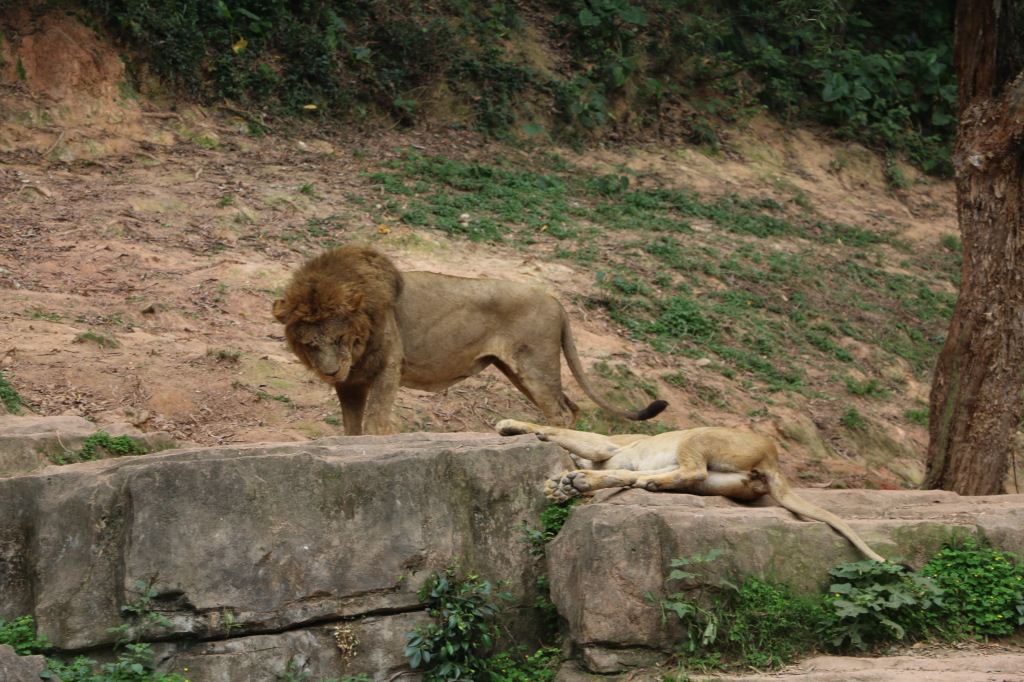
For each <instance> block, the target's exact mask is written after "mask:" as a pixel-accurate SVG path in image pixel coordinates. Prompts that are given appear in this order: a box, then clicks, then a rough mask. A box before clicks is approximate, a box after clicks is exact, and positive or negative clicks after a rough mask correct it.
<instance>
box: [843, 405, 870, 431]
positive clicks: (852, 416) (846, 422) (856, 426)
mask: <svg viewBox="0 0 1024 682" xmlns="http://www.w3.org/2000/svg"><path fill="white" fill-rule="evenodd" d="M839 422H840V423H841V424H842V425H843V426H845V427H846V428H848V429H850V430H851V431H863V430H864V429H865V428H866V427H867V425H868V423H867V420H865V419H864V417H862V416H861V414H860V412H858V411H857V408H856V407H851V408H850V409H848V410H847V411H846V412H844V413H843V416H841V417H840V418H839Z"/></svg>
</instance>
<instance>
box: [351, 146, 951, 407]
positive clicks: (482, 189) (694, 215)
mask: <svg viewBox="0 0 1024 682" xmlns="http://www.w3.org/2000/svg"><path fill="white" fill-rule="evenodd" d="M366 178H367V182H369V183H370V184H371V185H373V186H375V187H376V188H377V189H379V190H381V191H383V192H384V194H385V197H386V198H385V201H383V202H382V204H383V205H384V206H385V207H386V210H388V211H391V212H393V213H394V214H397V215H398V216H399V219H400V220H401V221H403V222H405V223H406V224H407V225H410V226H413V227H418V228H423V229H436V230H440V231H443V232H445V233H448V234H451V235H453V236H460V237H463V238H466V239H470V240H475V241H489V242H497V241H503V242H510V243H514V244H518V245H520V246H523V247H526V246H532V245H547V246H548V247H549V248H550V249H551V253H553V254H554V256H555V257H558V258H564V259H567V260H571V261H575V262H577V263H580V264H582V265H585V266H587V267H594V265H595V264H600V269H599V270H597V273H596V277H597V282H598V284H599V288H600V290H601V292H600V293H599V294H597V295H594V296H591V297H590V298H589V299H588V300H586V301H585V303H587V304H588V305H590V306H593V307H599V308H602V309H604V310H605V311H606V312H607V314H608V315H609V317H611V319H612V320H614V321H615V322H616V323H618V324H619V325H621V326H622V328H623V329H624V330H625V331H626V332H627V333H628V334H629V335H631V336H632V337H634V338H637V339H642V340H644V341H646V342H648V343H650V345H651V346H652V347H653V348H655V349H656V350H658V351H660V352H664V353H678V354H683V355H687V356H691V357H710V358H712V359H713V360H715V367H716V368H718V369H719V371H721V372H722V373H723V374H725V375H726V376H729V377H734V376H737V375H739V376H741V377H743V378H744V379H745V380H750V381H752V382H753V385H754V386H756V387H758V388H761V389H765V390H768V391H795V392H800V393H804V394H814V393H815V392H818V393H820V392H822V391H827V390H831V387H829V386H828V385H827V384H826V383H825V382H820V383H818V384H816V385H812V383H811V382H810V381H809V379H808V377H807V376H806V373H805V372H804V370H803V369H802V368H803V367H806V366H822V367H824V368H831V369H833V371H834V373H835V374H839V375H843V374H844V373H845V371H844V370H842V369H840V367H841V366H842V364H849V363H852V362H853V360H854V358H853V355H852V354H851V352H850V350H849V349H848V348H849V345H850V344H849V342H848V341H846V340H845V337H850V338H852V339H854V340H856V341H858V342H861V343H864V344H868V345H870V346H874V347H876V348H878V349H880V350H881V351H882V352H883V353H885V354H889V355H893V356H896V357H899V358H902V359H904V360H906V361H907V362H909V363H910V365H911V366H912V368H913V369H914V370H915V372H917V373H918V374H919V375H920V376H922V377H923V376H924V375H925V374H926V373H927V372H928V371H930V370H931V368H932V367H933V366H934V362H935V358H936V357H937V353H938V351H939V349H940V348H941V344H942V342H943V337H944V334H945V329H946V325H947V322H948V319H949V317H950V315H951V313H952V309H953V304H954V302H955V296H954V295H953V294H952V293H950V292H949V291H948V290H947V288H946V287H947V286H948V285H945V284H943V283H942V281H941V280H942V279H944V278H948V277H949V276H950V275H949V273H948V272H940V271H937V270H934V267H933V266H934V265H935V263H936V261H935V258H936V256H935V255H934V254H918V253H913V252H910V251H909V249H908V248H907V247H906V245H904V244H902V243H900V242H898V241H897V240H895V239H894V238H893V237H892V236H891V235H890V234H888V233H884V232H878V231H873V230H868V229H865V228H862V227H860V226H857V225H850V224H844V223H837V222H834V221H827V220H822V219H820V218H819V217H817V216H816V215H815V214H814V213H813V211H810V210H800V211H799V212H798V213H794V212H793V210H792V205H790V206H789V207H787V206H784V205H781V204H779V203H778V202H776V201H775V200H773V199H770V198H756V197H755V198H750V197H740V196H737V195H726V196H721V197H717V198H710V197H705V196H702V195H700V194H698V193H697V192H693V191H689V190H685V189H664V188H662V189H649V188H642V187H637V186H634V183H633V176H632V175H631V174H625V173H610V174H608V173H606V174H603V175H602V174H596V173H593V172H590V171H587V170H585V169H581V168H578V167H575V166H573V165H571V164H569V163H567V162H566V161H565V160H564V159H562V158H560V157H551V156H547V157H539V158H537V159H535V160H534V161H533V162H532V165H531V166H529V167H527V166H525V165H524V164H523V163H521V162H517V163H512V162H509V161H508V160H505V159H502V158H490V159H488V160H487V162H482V161H471V160H458V159H451V158H445V157H438V156H429V155H425V154H422V153H420V152H418V151H415V150H407V151H404V152H403V153H402V154H401V155H400V156H399V157H398V158H396V159H394V160H392V161H390V162H388V163H387V164H385V166H384V167H383V168H382V169H380V170H379V171H378V172H376V173H373V174H370V175H368V176H366ZM696 221H703V222H705V223H710V224H711V225H713V226H714V227H715V228H716V229H714V230H711V231H709V230H707V229H702V230H700V231H695V230H694V229H693V225H694V224H695V223H696ZM616 234H624V235H625V236H626V239H625V240H623V239H622V238H613V237H612V235H616ZM780 239H782V240H784V241H783V242H780V241H779V240H780ZM780 243H784V244H786V248H782V249H780V248H779V247H778V245H779V244H780ZM883 247H884V248H883ZM893 249H895V250H897V251H904V252H907V253H906V256H905V258H904V260H903V261H902V262H901V272H892V271H890V270H888V269H886V268H885V267H883V266H882V263H883V262H884V260H885V258H888V257H891V253H892V250H893ZM940 255H941V254H940ZM941 257H942V258H949V256H941ZM837 366H838V367H837ZM864 381H865V382H866V383H865V385H864V386H862V387H858V386H854V385H852V384H851V385H850V386H849V387H848V390H849V391H850V392H852V393H855V394H857V392H858V391H865V393H864V395H870V396H872V397H877V398H884V397H885V395H884V394H883V393H882V391H883V390H884V389H882V387H881V383H880V382H881V378H880V377H878V376H868V377H866V378H865V379H864Z"/></svg>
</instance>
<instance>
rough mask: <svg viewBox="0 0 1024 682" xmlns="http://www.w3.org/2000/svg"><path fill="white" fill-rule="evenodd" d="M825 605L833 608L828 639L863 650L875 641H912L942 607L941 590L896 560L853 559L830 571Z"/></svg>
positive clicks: (925, 630)
mask: <svg viewBox="0 0 1024 682" xmlns="http://www.w3.org/2000/svg"><path fill="white" fill-rule="evenodd" d="M828 573H829V575H830V576H832V579H833V580H834V582H833V583H832V584H831V585H830V586H829V588H828V590H829V595H828V597H827V598H826V601H827V603H828V604H829V605H830V606H831V607H832V608H833V609H834V615H833V622H832V623H831V625H830V632H831V640H830V643H831V644H832V646H835V647H842V646H843V645H845V644H849V645H852V646H854V647H856V648H858V649H867V648H869V647H870V646H872V645H875V644H878V643H880V642H888V641H893V640H905V639H916V638H918V637H921V636H923V635H925V634H926V633H927V631H928V627H929V626H930V624H931V623H932V619H931V618H930V617H929V612H935V610H936V609H938V608H940V607H941V605H942V596H943V592H942V590H941V589H940V588H939V587H938V586H937V585H936V584H935V582H934V581H933V580H932V579H931V578H929V577H926V576H922V575H918V574H915V573H913V572H911V571H910V570H908V569H907V568H905V567H904V566H901V565H900V564H894V563H879V562H877V561H871V560H866V561H858V562H856V563H852V564H843V565H842V566H837V567H835V568H833V569H831V570H830V571H829V572H828Z"/></svg>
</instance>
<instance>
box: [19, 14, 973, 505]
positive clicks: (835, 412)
mask: <svg viewBox="0 0 1024 682" xmlns="http://www.w3.org/2000/svg"><path fill="white" fill-rule="evenodd" d="M16 19H17V20H16V21H15V23H14V25H13V27H12V28H9V29H8V30H10V31H12V32H13V36H9V37H8V38H9V39H8V40H5V41H3V48H2V49H3V50H4V55H3V57H4V59H3V63H4V64H5V66H4V68H3V70H2V71H0V73H2V76H3V82H4V83H5V84H4V85H3V89H2V90H0V114H2V116H0V154H2V156H3V161H4V163H3V165H2V166H0V206H2V212H0V236H2V247H0V321H2V325H0V369H2V370H3V372H4V373H5V376H6V377H7V380H8V381H9V382H10V383H11V385H12V386H13V387H14V388H15V389H16V390H17V391H18V393H19V394H20V395H21V396H22V398H23V400H24V402H25V405H26V408H27V409H28V410H31V411H32V412H36V413H40V414H74V415H80V416H85V417H87V418H90V419H94V420H96V421H97V422H98V423H100V424H102V423H104V422H108V421H125V420H127V421H130V422H132V423H134V424H136V425H137V426H139V427H141V428H143V429H144V430H162V431H168V432H170V433H171V434H173V435H174V436H175V437H177V438H179V439H181V440H185V441H193V442H197V443H203V444H216V443H229V442H256V441H269V440H295V439H305V438H315V437H318V436H322V435H329V434H336V433H339V432H340V426H338V423H339V421H340V420H339V417H340V414H339V410H338V408H337V404H336V402H335V399H334V398H333V395H332V393H331V392H330V391H329V390H328V389H327V388H326V387H324V386H323V385H320V384H318V383H317V382H315V381H314V380H313V379H312V378H311V377H310V376H308V375H307V373H306V372H304V371H303V370H302V368H301V367H300V366H299V365H298V363H297V362H296V361H295V360H294V358H293V357H291V355H290V354H289V352H288V351H287V349H286V348H285V346H284V344H283V342H282V330H281V328H280V325H278V324H277V323H276V322H275V321H274V320H273V318H272V317H271V315H270V312H269V311H270V304H271V301H272V300H273V298H274V297H275V294H276V293H279V292H280V289H281V287H282V286H283V284H284V282H285V281H286V279H287V277H288V274H289V272H290V271H291V270H292V269H293V268H295V267H296V266H297V265H298V264H299V263H301V262H302V261H303V260H304V259H305V258H306V257H308V256H310V255H312V254H314V253H316V252H318V251H319V250H321V249H322V248H325V247H326V246H330V245H332V244H339V243H349V242H368V243H372V244H375V245H376V246H378V247H379V248H381V249H383V250H384V251H386V252H387V253H389V254H390V255H391V256H393V257H394V258H395V259H396V261H397V262H398V263H399V264H400V266H402V267H404V268H409V269H413V268H414V269H429V270H435V271H439V272H447V273H451V274H458V275H464V276H489V277H502V278H508V279H516V280H521V281H530V282H537V283H541V284H543V285H545V286H547V287H548V288H549V289H551V290H552V291H553V292H554V293H555V294H556V295H558V296H559V298H560V299H561V300H563V301H564V302H565V304H566V306H567V308H568V309H569V311H570V314H571V316H572V318H573V321H574V325H575V328H576V339H577V344H578V346H579V347H580V351H581V354H582V356H583V358H584V363H585V365H587V366H591V367H592V369H591V373H592V374H594V375H600V376H598V377H597V378H596V381H595V382H596V383H597V384H598V385H599V386H600V387H601V390H602V391H607V392H610V393H615V392H619V393H621V394H622V397H623V398H624V399H625V400H627V401H630V402H634V403H639V402H644V401H646V400H649V396H647V395H645V393H644V391H643V390H639V389H638V388H637V387H638V386H640V387H641V388H642V387H643V386H646V387H647V388H648V389H650V390H651V391H653V392H654V393H657V394H659V395H661V396H662V397H665V398H666V399H668V400H669V401H670V403H671V407H670V409H669V410H668V411H667V412H666V413H665V415H664V418H663V419H662V420H661V422H660V424H661V428H675V427H687V426H692V425H695V424H700V423H723V424H745V425H749V426H751V427H753V428H755V429H758V430H761V431H764V432H767V433H771V434H773V435H776V436H778V437H779V438H780V439H781V440H782V441H783V443H784V444H785V446H786V448H787V450H788V454H787V456H786V466H787V467H788V468H789V470H790V472H791V473H793V474H796V472H799V473H800V476H801V478H802V479H803V481H804V483H805V484H814V483H819V484H821V485H828V484H832V485H851V486H858V485H871V486H881V487H896V486H910V485H913V484H914V483H915V482H917V481H918V480H920V476H921V473H922V471H923V459H922V457H923V446H924V442H925V432H924V429H923V428H922V427H921V426H920V425H918V424H913V423H908V422H907V421H906V420H905V419H903V418H902V414H903V412H904V411H905V410H906V409H907V408H908V407H912V406H914V405H917V406H920V405H921V404H922V401H925V400H926V399H927V391H928V385H927V380H928V378H927V376H921V375H920V374H919V373H917V374H915V373H914V372H912V371H910V370H909V369H907V368H905V367H902V366H900V365H898V364H897V365H895V366H894V367H891V368H888V369H886V371H890V372H891V373H893V374H894V375H898V376H896V378H895V379H894V382H895V383H894V385H897V386H898V387H899V388H898V390H897V391H896V392H895V395H890V399H888V400H874V401H872V400H869V399H868V398H862V397H851V396H848V395H838V396H837V395H828V394H826V393H823V392H822V391H821V390H816V391H812V390H809V391H806V392H804V393H791V394H789V393H783V394H775V393H773V394H770V399H769V398H767V397H765V396H768V395H769V394H762V393H759V392H757V391H752V390H751V389H749V385H750V382H749V381H748V380H745V379H744V377H742V376H733V377H730V376H728V373H722V372H716V371H713V367H711V366H709V363H710V361H709V360H707V359H706V358H700V357H690V356H687V355H678V354H667V353H663V352H658V351H656V350H655V349H654V347H652V345H651V344H649V343H647V342H645V341H644V340H643V339H642V338H639V337H636V338H631V337H630V336H629V335H627V334H626V331H625V330H624V328H623V327H622V325H621V324H620V323H618V322H616V321H613V320H612V319H611V316H610V315H609V314H608V313H607V311H605V310H603V309H601V308H600V307H594V306H592V305H588V302H589V301H592V300H593V299H595V298H599V297H600V296H601V292H600V289H601V286H600V284H599V282H598V281H597V280H598V279H599V276H600V275H599V274H598V276H597V277H595V272H596V271H597V270H599V269H600V267H601V262H602V258H604V257H610V256H611V255H612V254H613V253H615V252H617V251H618V250H620V247H621V245H622V244H623V243H624V242H623V239H624V237H621V236H616V235H612V234H610V233H609V234H605V235H603V236H602V237H601V238H600V239H596V240H595V241H594V244H596V245H597V248H598V249H599V250H600V251H599V256H598V258H597V259H596V262H593V261H592V262H590V263H588V262H585V261H582V260H579V259H575V260H574V259H572V258H564V257H559V256H558V250H559V249H561V248H562V244H563V243H562V242H557V241H555V240H554V239H551V238H550V237H549V236H548V235H546V234H543V231H544V230H545V229H546V228H547V225H544V226H543V227H542V228H541V229H540V231H538V233H537V234H536V235H535V236H534V237H532V238H531V239H530V240H522V239H519V240H505V241H503V242H501V243H474V242H472V241H467V240H465V239H461V238H457V237H451V236H448V235H446V234H444V233H442V232H440V231H437V230H431V229H424V228H422V227H418V226H416V225H415V221H410V220H407V219H405V218H406V217H407V216H405V215H404V214H403V210H404V209H405V208H406V204H402V203H398V202H397V201H396V197H395V196H393V195H392V194H389V190H388V187H389V185H388V182H387V178H383V179H382V178H381V177H380V176H379V174H380V171H381V170H382V169H384V168H386V167H387V164H388V162H389V161H394V160H401V159H403V158H407V156H408V154H409V153H410V151H411V152H412V153H414V154H417V155H420V156H423V157H427V158H432V157H434V156H436V157H444V158H452V159H467V160H474V161H479V162H487V161H489V160H491V159H495V158H499V157H500V158H503V159H505V160H506V161H507V162H508V163H509V164H513V165H514V164H522V165H523V167H528V166H529V164H531V163H532V162H533V161H534V160H535V159H536V157H537V156H538V155H539V154H541V153H544V154H552V153H553V154H555V155H557V156H558V158H559V159H560V162H561V163H564V164H566V165H567V166H568V167H570V168H575V169H579V171H580V172H582V173H592V174H593V176H594V177H596V178H601V177H604V176H605V175H607V174H615V173H627V174H629V176H630V177H631V179H632V180H631V182H632V183H633V185H632V186H633V187H637V188H641V189H643V188H667V189H673V188H683V189H687V190H696V191H698V192H701V193H702V194H705V195H707V196H711V197H718V196H726V195H730V194H735V195H736V196H738V197H741V198H742V197H748V196H749V197H772V198H774V200H777V201H779V202H782V203H785V204H786V205H787V206H793V205H796V204H799V205H801V206H809V207H813V211H815V212H816V213H815V214H816V215H820V216H821V217H822V218H827V219H829V220H835V221H843V222H845V223H850V224H854V225H857V226H859V228H862V229H863V230H867V231H870V230H877V231H882V232H887V233H896V234H898V236H899V238H900V239H901V240H903V242H904V243H905V244H910V249H911V250H921V251H928V250H935V249H937V248H938V246H937V244H938V242H939V240H940V239H942V238H943V237H951V236H952V235H955V233H956V223H955V211H954V205H953V201H952V199H953V190H952V185H951V184H950V183H948V182H937V181H934V180H930V179H926V178H921V177H918V176H916V175H915V174H914V173H913V171H912V170H910V169H907V168H904V169H903V173H904V174H905V175H906V176H907V177H909V178H911V179H912V180H914V181H915V182H914V184H913V185H912V186H910V187H908V188H905V189H901V190H899V191H892V190H890V189H889V188H888V187H887V185H886V181H885V179H884V174H883V168H884V164H883V162H882V160H881V159H880V158H879V157H877V156H876V155H874V154H873V153H871V152H869V151H867V150H865V149H863V148H860V147H858V146H857V145H853V144H845V145H837V144H836V143H835V142H829V141H827V140H825V139H824V138H822V137H821V136H819V135H816V134H814V133H812V132H808V131H804V130H793V129H789V128H788V127H784V126H781V125H779V124H776V123H772V122H769V121H766V120H755V121H754V122H753V123H752V124H751V125H750V126H749V127H747V128H746V129H744V130H741V131H736V132H734V133H732V134H731V135H730V136H729V137H728V139H727V144H726V147H725V151H724V152H721V153H714V154H713V153H710V152H709V151H708V150H700V149H697V148H661V147H658V146H655V145H649V146H644V147H636V148H615V149H599V150H590V151H585V152H582V153H579V152H575V151H572V150H569V149H558V148H555V147H552V146H549V145H545V146H544V147H543V149H541V148H536V149H530V148H522V147H516V148H514V147H505V146H501V145H499V144H497V143H494V142H490V141H487V140H485V139H483V138H480V137H478V136H476V135H474V134H472V133H468V132H457V131H452V130H447V129H443V128H439V129H436V130H417V131H412V132H403V131H398V130H390V129H384V128H376V129H368V130H367V129H361V130H355V129H338V128H337V127H333V128H319V129H318V128H316V127H313V126H304V125H301V124H296V125H293V126H290V127H289V128H287V129H283V128H281V127H278V128H273V129H272V130H271V134H269V135H259V136H256V135H253V134H252V131H253V126H252V120H251V116H249V115H247V114H246V115H239V113H240V112H232V111H230V110H227V111H226V110H221V109H217V110H202V109H199V108H193V107H179V108H177V109H175V110H173V111H171V110H168V108H167V103H166V102H165V103H163V104H159V103H158V100H153V99H142V98H139V97H138V96H137V95H135V94H134V93H133V92H132V91H131V90H130V88H127V87H126V86H125V85H124V84H123V82H122V78H123V67H120V61H119V60H118V59H117V55H116V52H114V51H113V48H112V47H111V46H110V45H109V44H107V43H105V42H104V41H102V40H99V39H98V38H96V36H95V35H94V34H92V33H91V31H89V30H87V29H84V27H82V26H81V25H80V24H78V23H77V22H75V21H74V20H73V19H72V18H70V17H67V16H63V15H53V16H48V17H45V18H44V19H42V20H38V19H31V18H29V17H20V18H16ZM19 21H20V22H21V23H18V22H19ZM56 50H60V51H61V52H60V53H61V54H66V55H68V57H69V59H70V60H71V61H70V62H69V64H68V65H66V68H63V69H58V68H53V67H52V65H51V66H49V67H48V66H46V65H47V64H50V62H47V60H46V59H44V58H43V57H44V56H45V55H46V54H53V53H55V51H56ZM15 53H16V54H15ZM15 57H17V59H15ZM19 59H20V63H21V64H22V65H23V72H22V73H19V72H18V70H17V69H15V68H14V67H13V66H12V65H13V64H15V63H18V60H19ZM241 113H242V114H244V112H241ZM399 198H400V197H399ZM403 220H404V222H403ZM714 231H715V227H714V225H712V224H711V223H709V222H708V221H700V220H697V221H694V222H693V225H692V232H693V235H694V238H695V239H700V238H703V236H704V235H707V234H714ZM616 240H619V241H618V242H616ZM772 248H773V249H775V250H777V251H779V252H781V253H785V252H786V251H787V250H793V248H794V247H793V245H792V244H791V243H790V242H787V241H786V240H785V239H779V240H778V241H777V242H774V243H773V246H772ZM821 248H823V249H825V248H838V247H824V246H823V247H821ZM879 257H881V256H879ZM886 267H888V268H890V269H891V270H892V271H894V272H896V271H899V270H900V268H901V267H902V266H901V265H900V260H899V257H893V259H892V262H891V263H890V264H888V265H887V266H886ZM769 293H770V292H769ZM846 343H847V346H848V348H849V352H850V353H852V354H853V355H854V356H857V354H858V353H862V354H863V355H864V357H868V356H869V355H870V352H871V349H865V348H863V347H862V346H859V345H858V343H857V342H856V341H855V340H853V339H848V340H847V341H846ZM858 357H859V356H858ZM595 363H598V365H597V366H596V367H593V365H594V364H595ZM620 365H621V366H627V367H628V368H629V369H628V371H627V370H625V369H620ZM806 371H807V373H808V376H810V377H811V378H812V379H814V378H815V372H817V374H818V375H821V376H822V377H824V378H823V379H822V380H823V381H824V380H825V379H827V378H828V377H826V376H825V374H827V372H825V370H824V369H821V368H815V367H808V368H807V370H806ZM672 373H676V375H677V376H683V375H685V376H686V377H688V381H687V382H686V383H685V384H684V383H683V382H679V381H677V382H675V383H673V382H672V381H668V380H666V377H667V376H670V375H671V374H672ZM833 378H834V377H833ZM563 379H564V381H565V383H566V385H567V387H568V389H567V390H568V392H569V393H570V395H571V396H573V398H574V399H575V400H577V401H578V402H580V403H581V404H582V405H583V406H584V407H587V406H588V405H589V402H588V401H586V400H585V399H584V398H583V397H582V392H581V391H580V390H579V389H578V387H576V386H575V385H574V383H573V382H572V379H571V377H570V375H569V374H568V372H567V371H563ZM780 395H781V397H779V396H780ZM849 403H856V404H857V406H858V410H859V414H862V415H864V417H865V418H867V419H869V420H870V421H872V422H874V423H876V424H878V425H879V426H878V428H877V429H876V430H875V431H872V432H870V433H869V432H864V433H865V434H867V435H863V434H862V436H861V437H859V439H851V437H849V434H845V435H844V434H843V433H842V432H841V429H840V426H839V424H838V422H839V415H840V414H842V410H843V409H845V408H846V407H847V406H848V404H849ZM589 407H591V408H592V407H593V406H592V405H589ZM398 414H399V418H400V420H401V423H402V426H403V428H404V429H406V430H413V429H427V430H440V431H456V430H487V429H489V428H490V427H491V425H492V424H493V423H494V422H495V421H496V420H498V419H499V418H503V417H525V418H536V417H537V416H538V415H537V413H536V412H535V411H534V410H533V408H532V406H531V405H530V404H529V403H528V402H526V401H525V400H524V399H523V398H522V397H521V396H520V395H519V394H518V393H517V392H515V391H514V390H513V389H512V388H511V386H509V385H508V383H507V382H506V381H505V380H504V378H503V377H501V376H500V375H499V374H498V373H497V372H494V371H488V372H486V373H484V374H483V375H481V376H479V377H475V378H472V379H470V380H468V381H466V382H464V383H462V384H460V385H458V386H456V387H454V388H452V389H450V390H449V391H447V392H446V393H444V394H441V395H431V394H425V393H420V392H416V391H407V390H403V391H402V392H401V394H400V397H399V407H398ZM596 419H597V417H594V416H592V415H591V414H590V413H588V416H587V420H588V421H586V422H585V425H588V426H593V427H594V428H601V427H602V422H598V421H595V420H596ZM616 428H622V427H621V425H619V426H617V427H616Z"/></svg>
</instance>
